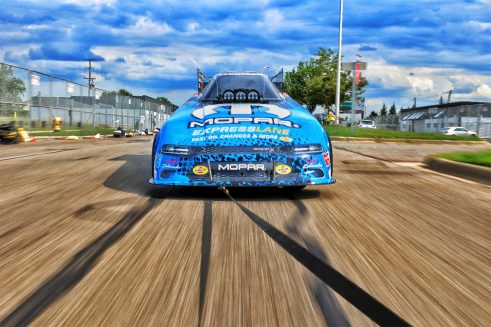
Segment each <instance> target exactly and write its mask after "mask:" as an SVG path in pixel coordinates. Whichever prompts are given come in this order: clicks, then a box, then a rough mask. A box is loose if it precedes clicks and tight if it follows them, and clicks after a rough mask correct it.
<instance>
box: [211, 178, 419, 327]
mask: <svg viewBox="0 0 491 327" xmlns="http://www.w3.org/2000/svg"><path fill="white" fill-rule="evenodd" d="M219 189H220V190H221V191H222V192H223V193H225V195H226V196H228V197H229V198H230V200H232V202H234V203H235V204H236V205H237V206H238V207H239V208H240V210H242V212H244V213H245V214H246V216H247V217H249V219H251V220H252V221H253V222H254V223H255V224H256V225H257V226H258V227H259V228H261V229H262V230H263V231H264V232H265V233H266V234H267V235H268V236H269V237H271V238H272V239H273V240H274V241H275V242H276V243H277V244H278V245H280V246H281V247H282V248H283V249H284V250H285V251H287V252H288V253H289V254H290V255H291V256H292V257H294V258H295V259H296V260H297V261H298V262H299V263H301V264H302V265H303V266H304V267H305V268H307V269H308V270H309V271H310V272H311V273H313V274H314V275H315V276H317V277H318V278H319V279H320V280H322V281H323V282H324V283H325V284H326V285H328V286H329V287H331V288H332V289H333V290H334V291H336V292H337V293H338V294H339V295H341V296H342V297H343V298H345V299H346V300H347V301H348V302H349V303H351V304H352V305H353V306H355V307H356V308H357V309H358V310H360V311H361V312H363V313H364V314H365V315H366V316H367V317H368V318H370V319H372V320H373V321H374V322H375V323H377V324H379V325H380V326H410V324H409V323H408V322H406V321H405V320H404V319H402V318H401V317H399V316H398V315H397V314H396V313H394V312H393V311H392V310H390V309H389V308H387V307H386V306H384V305H383V304H382V303H380V302H379V301H378V300H377V299H375V298H374V297H373V296H371V295H370V294H368V293H367V292H365V291H364V290H363V289H361V288H360V287H359V286H357V285H356V284H354V283H353V282H352V281H350V280H349V279H347V278H346V277H344V276H343V275H342V274H341V273H340V272H338V271H337V270H336V269H334V268H333V267H331V266H330V265H328V264H326V263H325V262H323V261H322V260H320V259H319V258H317V257H316V256H314V255H313V254H312V253H310V252H309V251H308V250H307V249H306V248H304V247H303V246H302V245H300V244H299V243H297V242H296V241H294V240H293V239H291V238H290V237H288V236H287V235H286V234H284V233H282V232H281V231H279V230H278V229H276V228H275V227H274V226H273V225H271V224H269V223H268V222H267V221H265V220H264V219H262V218H261V217H259V216H258V215H256V214H255V213H253V212H252V211H250V210H249V209H247V208H246V207H244V206H243V205H242V204H240V203H239V202H237V201H236V200H235V199H234V198H233V197H232V196H231V195H230V192H229V190H228V189H227V188H226V187H225V186H220V187H219Z"/></svg>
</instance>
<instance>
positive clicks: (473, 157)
mask: <svg viewBox="0 0 491 327" xmlns="http://www.w3.org/2000/svg"><path fill="white" fill-rule="evenodd" d="M435 157H438V158H443V159H447V160H452V161H459V162H464V163H469V164H473V165H479V166H486V167H491V150H485V151H478V152H452V153H442V154H437V155H436V156H435Z"/></svg>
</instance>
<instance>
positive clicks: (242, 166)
mask: <svg viewBox="0 0 491 327" xmlns="http://www.w3.org/2000/svg"><path fill="white" fill-rule="evenodd" d="M218 170H219V171H220V170H255V171H256V170H266V167H265V165H264V164H254V163H237V164H236V163H230V164H218Z"/></svg>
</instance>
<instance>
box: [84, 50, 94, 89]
mask: <svg viewBox="0 0 491 327" xmlns="http://www.w3.org/2000/svg"><path fill="white" fill-rule="evenodd" d="M86 60H87V61H88V62H89V67H87V69H88V70H89V77H84V79H86V80H87V82H88V84H89V85H88V86H89V92H88V96H89V97H90V91H91V90H92V88H93V87H94V82H93V81H94V80H95V77H92V69H93V67H92V61H94V60H95V59H86Z"/></svg>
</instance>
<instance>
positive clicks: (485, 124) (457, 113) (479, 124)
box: [400, 101, 491, 138]
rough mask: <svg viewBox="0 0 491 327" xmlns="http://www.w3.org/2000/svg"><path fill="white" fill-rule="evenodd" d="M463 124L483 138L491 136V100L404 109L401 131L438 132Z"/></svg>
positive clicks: (401, 118) (401, 117)
mask: <svg viewBox="0 0 491 327" xmlns="http://www.w3.org/2000/svg"><path fill="white" fill-rule="evenodd" d="M453 126H462V127H465V128H467V129H469V130H472V131H475V132H476V133H477V135H478V136H479V137H481V138H491V102H470V101H461V102H451V103H444V104H436V105H430V106H422V107H415V108H410V109H402V110H401V113H400V129H401V131H413V132H438V131H439V130H440V129H441V128H443V127H453Z"/></svg>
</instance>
